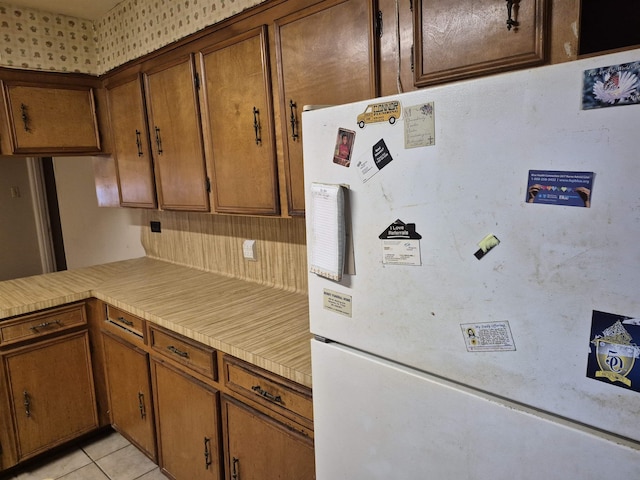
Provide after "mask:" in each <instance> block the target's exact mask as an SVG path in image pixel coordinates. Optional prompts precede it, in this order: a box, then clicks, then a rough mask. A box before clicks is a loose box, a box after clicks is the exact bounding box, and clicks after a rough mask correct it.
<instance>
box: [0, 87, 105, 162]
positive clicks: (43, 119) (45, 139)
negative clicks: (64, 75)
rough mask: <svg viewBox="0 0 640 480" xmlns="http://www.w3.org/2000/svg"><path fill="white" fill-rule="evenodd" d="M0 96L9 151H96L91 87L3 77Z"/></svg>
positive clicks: (97, 138)
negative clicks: (8, 137)
mask: <svg viewBox="0 0 640 480" xmlns="http://www.w3.org/2000/svg"><path fill="white" fill-rule="evenodd" d="M3 95H4V103H5V109H6V112H5V113H6V119H7V125H8V127H9V136H10V140H11V150H12V152H11V153H14V154H39V153H44V154H79V153H82V154H92V153H100V151H101V146H100V135H99V131H98V120H97V116H96V108H95V96H94V89H93V88H92V87H90V86H84V85H73V84H66V85H58V84H50V85H49V84H44V83H31V82H23V81H14V80H5V81H4V82H3Z"/></svg>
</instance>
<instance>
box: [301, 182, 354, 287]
mask: <svg viewBox="0 0 640 480" xmlns="http://www.w3.org/2000/svg"><path fill="white" fill-rule="evenodd" d="M344 188H345V187H343V186H341V185H330V184H324V183H312V184H311V209H310V210H311V212H310V215H311V232H310V237H309V250H310V259H309V261H310V265H309V269H310V271H311V272H312V273H315V274H317V275H320V276H323V277H326V278H329V279H331V280H336V281H340V280H341V279H342V272H343V269H344V252H345V243H346V242H345V238H346V235H345V233H346V228H345V212H344Z"/></svg>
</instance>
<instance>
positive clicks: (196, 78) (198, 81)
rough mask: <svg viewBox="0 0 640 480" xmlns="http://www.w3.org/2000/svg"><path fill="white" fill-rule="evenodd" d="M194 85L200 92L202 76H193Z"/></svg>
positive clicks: (196, 74)
mask: <svg viewBox="0 0 640 480" xmlns="http://www.w3.org/2000/svg"><path fill="white" fill-rule="evenodd" d="M193 83H194V85H195V86H196V90H200V75H198V72H196V73H195V74H194V75H193Z"/></svg>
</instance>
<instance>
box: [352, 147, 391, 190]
mask: <svg viewBox="0 0 640 480" xmlns="http://www.w3.org/2000/svg"><path fill="white" fill-rule="evenodd" d="M392 160H393V157H392V156H391V152H389V149H388V148H387V144H386V143H384V139H380V141H378V142H377V143H376V144H375V145H374V146H373V147H372V148H371V158H369V157H367V154H366V153H365V154H363V155H362V156H361V157H360V158H358V160H357V161H356V167H357V168H358V172H359V173H360V178H361V179H362V182H363V183H366V182H367V181H368V180H370V179H371V177H373V176H374V175H375V174H376V173H378V172H379V171H380V170H382V169H383V168H384V167H386V166H387V165H389V163H391V161H392Z"/></svg>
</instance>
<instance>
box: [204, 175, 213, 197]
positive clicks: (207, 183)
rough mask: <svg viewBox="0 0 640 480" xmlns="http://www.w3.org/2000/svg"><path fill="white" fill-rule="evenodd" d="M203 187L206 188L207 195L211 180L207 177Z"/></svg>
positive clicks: (209, 190)
mask: <svg viewBox="0 0 640 480" xmlns="http://www.w3.org/2000/svg"><path fill="white" fill-rule="evenodd" d="M204 185H205V187H206V188H207V193H211V179H210V178H209V177H207V179H206V180H205V182H204Z"/></svg>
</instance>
